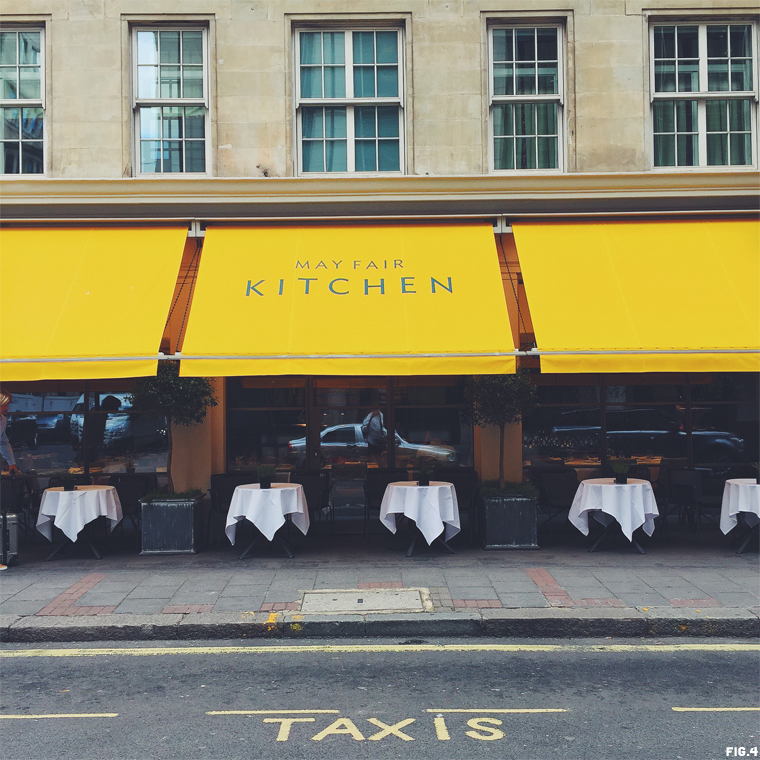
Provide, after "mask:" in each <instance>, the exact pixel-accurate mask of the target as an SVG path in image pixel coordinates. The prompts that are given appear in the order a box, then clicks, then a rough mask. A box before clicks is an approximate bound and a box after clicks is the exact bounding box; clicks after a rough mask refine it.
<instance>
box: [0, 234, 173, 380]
mask: <svg viewBox="0 0 760 760" xmlns="http://www.w3.org/2000/svg"><path fill="white" fill-rule="evenodd" d="M186 237H187V230H186V229H185V228H183V227H177V228H171V229H167V228H155V227H152V228H148V227H146V228H129V229H126V228H119V229H115V228H65V229H64V228H57V229H53V228H45V229H2V230H0V273H2V274H1V275H0V322H1V324H2V328H0V378H1V379H2V380H3V381H11V380H68V379H86V378H111V377H138V376H145V375H153V374H155V373H156V365H157V357H158V350H159V346H160V343H161V335H162V333H163V330H164V325H165V323H166V318H167V315H168V313H169V307H170V304H171V298H172V293H173V291H174V285H175V283H176V280H177V273H178V271H179V265H180V260H181V258H182V249H183V246H184V242H185V238H186Z"/></svg>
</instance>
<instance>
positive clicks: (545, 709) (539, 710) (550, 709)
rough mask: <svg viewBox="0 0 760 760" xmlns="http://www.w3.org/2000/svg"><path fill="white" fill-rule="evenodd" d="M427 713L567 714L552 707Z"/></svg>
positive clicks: (563, 710)
mask: <svg viewBox="0 0 760 760" xmlns="http://www.w3.org/2000/svg"><path fill="white" fill-rule="evenodd" d="M425 712H429V713H477V714H478V715H485V714H486V713H561V712H567V710H565V709H561V708H554V707H542V708H538V707H504V708H499V709H495V710H491V709H486V710H470V709H467V710H426V711H425Z"/></svg>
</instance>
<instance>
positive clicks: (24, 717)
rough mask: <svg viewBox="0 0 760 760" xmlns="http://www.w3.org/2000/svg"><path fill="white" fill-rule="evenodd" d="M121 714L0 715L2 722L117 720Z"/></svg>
mask: <svg viewBox="0 0 760 760" xmlns="http://www.w3.org/2000/svg"><path fill="white" fill-rule="evenodd" d="M118 715H119V713H46V714H41V715H0V720H30V719H34V720H37V719H38V718H116V717H118Z"/></svg>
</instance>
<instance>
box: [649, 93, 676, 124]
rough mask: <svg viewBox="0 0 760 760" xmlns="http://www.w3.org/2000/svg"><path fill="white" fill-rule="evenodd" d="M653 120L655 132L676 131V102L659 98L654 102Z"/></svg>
mask: <svg viewBox="0 0 760 760" xmlns="http://www.w3.org/2000/svg"><path fill="white" fill-rule="evenodd" d="M652 116H653V118H652V121H653V125H654V131H655V132H675V131H676V122H675V103H674V102H673V101H672V100H658V101H655V103H654V108H653V112H652Z"/></svg>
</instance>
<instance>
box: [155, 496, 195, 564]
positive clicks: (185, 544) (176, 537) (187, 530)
mask: <svg viewBox="0 0 760 760" xmlns="http://www.w3.org/2000/svg"><path fill="white" fill-rule="evenodd" d="M140 508H141V510H142V551H141V552H140V554H196V553H197V552H199V551H200V550H201V548H202V546H203V543H204V542H203V496H199V497H198V498H197V499H184V500H181V501H180V500H177V499H169V498H167V499H166V500H160V501H151V502H145V501H141V502H140Z"/></svg>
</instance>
